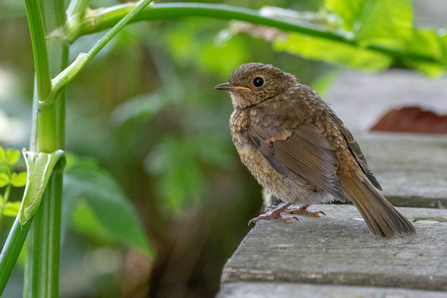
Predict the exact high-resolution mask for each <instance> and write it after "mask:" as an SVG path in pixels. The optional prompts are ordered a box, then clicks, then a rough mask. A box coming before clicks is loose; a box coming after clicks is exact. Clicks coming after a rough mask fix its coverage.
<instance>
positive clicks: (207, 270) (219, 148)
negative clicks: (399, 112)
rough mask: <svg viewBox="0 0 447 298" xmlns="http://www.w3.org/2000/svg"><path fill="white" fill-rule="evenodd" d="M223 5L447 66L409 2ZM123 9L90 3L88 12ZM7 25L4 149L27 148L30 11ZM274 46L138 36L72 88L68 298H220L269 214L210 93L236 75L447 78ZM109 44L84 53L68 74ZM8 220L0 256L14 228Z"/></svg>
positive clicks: (137, 30) (2, 7)
mask: <svg viewBox="0 0 447 298" xmlns="http://www.w3.org/2000/svg"><path fill="white" fill-rule="evenodd" d="M202 2H207V3H209V2H212V1H202ZM214 2H215V3H222V1H214ZM224 3H225V4H230V5H236V6H241V5H244V7H247V8H252V9H261V8H262V7H264V6H265V5H270V6H276V7H282V8H287V9H290V10H292V11H306V10H311V11H313V12H312V13H308V14H306V15H307V16H310V19H309V20H308V21H311V22H314V23H317V24H324V25H327V26H328V27H330V28H333V29H334V30H344V32H345V33H347V34H352V35H353V36H354V37H355V38H356V39H357V40H358V41H359V42H361V44H362V45H364V46H365V47H366V46H367V45H370V44H376V43H379V44H382V45H386V46H389V47H394V48H398V49H407V50H411V51H413V52H415V53H427V52H431V53H434V54H436V55H437V56H438V57H440V59H441V58H442V57H446V54H445V53H446V52H445V51H446V48H447V46H446V43H444V44H443V43H442V42H444V41H445V39H446V38H445V36H443V35H441V34H440V33H439V32H441V31H439V32H436V31H435V30H421V29H418V30H415V28H413V23H412V22H413V14H412V10H411V7H410V6H409V2H408V1H404V0H395V1H389V2H386V1H367V0H362V1H356V0H327V1H326V2H325V7H322V5H323V4H324V3H323V1H322V0H321V1H314V0H306V1H292V0H270V1H259V0H251V1H243V2H242V3H241V1H236V0H228V1H224ZM375 3H381V4H383V5H378V4H377V5H375ZM116 4H117V3H116V2H114V1H110V0H101V1H92V5H91V7H93V8H97V7H101V6H104V7H108V6H112V5H116ZM270 9H271V8H270ZM274 12H275V13H279V14H284V13H286V12H285V11H282V10H274ZM291 18H292V19H293V18H294V15H293V14H292V16H291ZM0 23H1V25H2V30H0V43H1V44H2V47H1V48H0V111H1V112H2V113H0V124H1V126H2V127H7V128H8V129H7V130H3V129H2V127H0V145H2V146H4V147H5V146H7V147H13V148H21V147H26V146H27V144H28V139H29V132H25V133H17V134H15V135H14V138H11V136H10V135H11V132H12V131H15V132H23V127H25V128H29V127H30V125H29V123H30V118H31V98H32V86H33V58H32V51H31V44H30V41H29V33H28V27H27V23H26V16H25V11H24V8H23V5H22V3H16V2H15V1H10V0H8V1H2V2H0ZM238 24H239V25H238ZM255 31H258V34H256V32H255ZM266 32H267V30H266V28H259V27H256V26H252V27H250V26H248V27H247V26H245V27H242V26H240V23H234V22H230V25H229V23H228V22H226V21H221V20H212V19H206V18H185V19H181V20H166V21H153V22H147V23H138V24H132V25H130V26H127V27H126V28H125V29H124V30H123V31H122V32H120V33H119V34H118V36H116V38H115V39H114V40H112V41H111V42H110V44H108V45H107V46H106V48H104V50H103V51H101V52H100V54H99V55H98V56H97V57H96V58H95V59H94V60H92V61H91V62H90V63H89V64H88V65H87V66H86V68H85V69H84V70H83V71H82V72H81V73H80V75H78V76H77V77H76V78H75V80H74V81H73V82H72V83H71V84H70V85H68V87H67V124H66V129H67V133H66V138H67V142H66V147H67V151H69V152H71V153H72V155H69V158H68V164H67V168H66V172H65V177H64V198H63V250H62V255H61V297H120V296H121V297H147V296H151V297H212V296H214V295H215V293H216V291H217V290H218V288H219V278H220V274H221V269H222V267H223V265H224V263H225V261H226V259H227V258H228V257H230V256H231V254H232V253H233V252H234V250H235V249H236V247H237V246H238V244H239V243H240V241H241V239H242V238H243V237H244V236H245V235H246V233H247V232H248V230H249V228H248V227H247V221H248V220H249V219H250V218H252V217H254V216H256V215H257V214H258V212H259V209H260V208H261V204H262V194H261V190H260V187H259V185H258V184H257V183H256V181H255V180H254V179H253V178H252V177H251V175H250V174H249V173H248V171H247V170H246V169H245V168H244V167H243V166H242V165H241V163H240V161H239V157H238V156H237V153H236V151H235V148H234V146H233V144H232V142H231V136H230V132H229V128H228V119H229V116H230V114H231V112H232V107H231V103H230V100H229V96H228V94H224V93H220V92H216V91H215V90H214V89H213V87H214V86H215V85H217V84H218V83H223V82H225V81H227V79H228V77H229V76H230V74H231V71H232V70H233V69H235V68H237V67H238V66H239V65H241V64H243V63H247V62H256V61H259V62H263V63H269V64H274V65H275V66H277V67H279V68H281V69H283V70H285V71H287V72H290V73H293V74H294V75H296V76H297V78H298V79H299V81H300V82H301V83H303V84H307V85H313V86H314V87H315V88H316V89H317V90H318V91H319V92H324V90H325V89H326V88H327V87H328V86H329V85H330V83H331V81H332V79H333V78H334V77H335V76H336V75H337V71H338V70H339V69H340V68H336V67H334V66H330V65H328V64H325V63H322V62H317V61H311V60H305V59H304V58H306V59H313V60H323V61H326V62H330V63H331V64H337V65H340V64H341V65H343V66H348V67H355V68H360V69H367V70H374V71H377V70H383V69H386V68H387V67H390V66H392V65H395V66H405V67H414V68H416V69H419V70H421V71H423V72H425V73H427V74H430V75H436V74H439V73H440V72H441V71H442V67H440V66H439V65H436V64H433V63H430V62H426V63H423V62H421V61H417V62H415V61H413V60H411V59H403V60H401V61H397V62H396V61H393V60H392V59H391V58H390V57H389V56H387V55H385V54H383V53H379V52H376V51H372V50H371V49H366V48H358V47H355V46H351V45H348V44H342V43H340V42H335V41H328V40H323V39H321V38H315V37H312V38H310V37H308V36H304V35H300V34H296V33H292V34H284V33H283V32H274V34H273V38H269V36H267V34H266ZM102 35H104V33H97V34H94V35H90V36H83V37H81V38H80V39H78V40H77V41H76V42H75V43H74V44H73V45H72V46H71V50H70V55H71V61H72V60H74V58H75V57H76V56H77V54H78V53H79V52H81V51H88V49H89V48H91V46H92V45H94V44H95V43H96V42H97V40H98V39H99V38H100V37H101V36H102ZM253 36H256V37H258V38H254V37H253ZM259 37H260V38H259ZM272 45H273V50H272ZM328 49H330V50H328ZM296 54H298V55H300V56H302V57H304V58H301V57H298V56H296ZM442 59H443V58H442ZM0 160H1V152H0ZM0 166H1V165H0ZM22 167H23V165H22ZM22 170H23V168H22ZM11 175H12V174H11ZM19 176H20V175H19ZM7 179H10V180H11V177H10V176H8V178H6V176H5V177H4V179H3V180H4V181H7ZM3 180H2V176H1V175H0V183H1V181H3ZM8 181H9V180H8ZM10 197H11V199H10V200H9V201H11V202H14V201H17V200H19V199H20V197H21V192H20V191H14V189H12V190H11V195H10ZM129 200H130V201H131V202H132V204H131V203H130V202H129ZM6 210H9V209H7V208H4V209H3V212H4V213H5V214H6ZM4 219H5V221H4V222H3V219H2V222H0V224H2V226H1V228H2V231H1V232H2V233H1V237H2V239H1V240H2V241H1V243H4V240H5V237H6V233H5V231H7V230H8V228H7V227H6V225H8V224H9V225H10V224H11V222H10V221H6V219H7V218H4ZM145 236H148V237H149V242H148V240H147V239H146V237H145ZM120 243H121V244H123V243H124V244H126V245H127V246H124V247H123V246H121V245H120ZM141 252H142V253H141ZM148 254H153V255H156V257H155V259H151V258H149V257H148V256H147V255H148ZM18 271H20V270H18ZM12 279H13V280H12V281H10V283H9V284H8V286H7V288H6V291H5V295H6V297H9V296H11V297H16V296H17V292H18V291H20V289H21V284H20V275H17V274H15V275H14V276H13V277H12ZM73 285H76V286H75V287H74V286H73ZM17 288H18V289H19V290H17Z"/></svg>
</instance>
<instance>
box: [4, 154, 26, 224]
mask: <svg viewBox="0 0 447 298" xmlns="http://www.w3.org/2000/svg"><path fill="white" fill-rule="evenodd" d="M19 158H20V151H17V150H12V149H8V150H6V152H5V150H4V149H3V148H2V147H0V188H3V187H4V188H5V190H4V192H3V195H1V194H0V220H1V219H2V216H3V215H6V216H17V214H18V213H19V208H20V202H10V201H8V200H9V195H10V193H11V187H12V186H14V187H23V186H25V184H26V172H20V173H16V172H13V166H14V165H15V164H16V163H17V162H18V161H19Z"/></svg>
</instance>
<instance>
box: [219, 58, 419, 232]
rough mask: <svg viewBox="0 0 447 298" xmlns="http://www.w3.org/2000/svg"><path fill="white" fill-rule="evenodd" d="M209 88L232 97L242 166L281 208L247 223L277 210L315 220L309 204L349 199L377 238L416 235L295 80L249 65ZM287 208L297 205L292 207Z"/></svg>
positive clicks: (343, 134)
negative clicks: (308, 216) (276, 198)
mask: <svg viewBox="0 0 447 298" xmlns="http://www.w3.org/2000/svg"><path fill="white" fill-rule="evenodd" d="M215 88H216V89H218V90H227V91H230V94H231V100H232V103H233V107H234V111H233V113H232V115H231V118H230V128H231V134H232V136H233V141H234V144H235V146H236V149H237V151H238V152H239V155H240V157H241V160H242V163H243V164H244V165H245V166H247V168H248V169H249V170H250V172H251V173H252V174H253V176H254V177H255V178H256V180H258V182H259V183H260V184H261V185H262V186H263V187H264V188H266V189H267V190H268V191H269V192H270V193H271V194H272V195H274V196H276V197H278V198H280V199H281V200H282V201H284V202H286V204H285V205H283V206H281V207H278V208H276V209H274V210H273V211H271V212H269V213H267V214H264V215H261V216H259V217H257V218H254V219H252V221H253V222H257V221H259V220H262V219H271V218H279V219H284V218H283V217H282V215H281V212H283V211H286V212H287V211H288V212H289V213H301V214H305V215H310V216H318V215H319V212H318V211H317V212H311V211H307V210H306V208H307V206H308V205H310V204H315V203H321V202H330V201H332V200H333V199H334V198H335V199H337V200H339V201H342V202H345V201H346V199H349V200H351V201H352V202H353V203H354V205H355V206H356V207H357V209H358V210H359V211H360V213H361V215H362V216H363V218H364V220H365V222H366V224H367V225H368V228H369V229H370V231H371V233H373V234H374V235H376V236H378V237H392V236H393V235H394V234H395V233H403V232H404V233H413V232H415V229H414V227H413V225H412V224H411V223H410V222H409V221H408V219H406V218H405V217H404V216H403V215H402V214H400V213H399V212H398V211H397V210H396V209H395V208H394V207H393V206H392V205H391V203H390V202H388V201H387V200H386V199H385V197H384V196H383V195H382V194H381V193H380V192H379V190H381V186H380V184H379V183H378V182H377V180H376V178H375V177H374V175H373V173H372V172H371V171H370V170H369V168H368V165H367V163H366V159H365V156H364V155H363V154H362V151H361V150H360V147H359V145H358V144H357V142H356V141H355V140H354V138H353V136H352V134H351V133H350V132H349V130H348V129H347V128H345V127H344V125H343V122H342V121H341V120H340V119H338V117H337V116H336V115H335V113H334V111H333V110H332V109H331V108H330V107H329V106H328V105H327V104H326V103H325V102H324V101H323V100H322V99H321V98H320V97H319V95H318V94H317V93H316V92H315V91H313V90H312V89H310V88H309V87H308V86H305V85H302V84H299V83H298V82H297V80H296V78H295V77H294V76H293V75H291V74H288V73H285V72H283V71H282V70H280V69H278V68H276V67H273V66H271V65H265V64H262V63H248V64H244V65H242V66H240V67H239V68H238V69H236V70H234V71H233V73H232V74H231V77H230V81H229V83H224V84H220V85H217V86H216V87H215ZM292 204H302V205H303V206H301V207H300V208H298V209H296V208H295V209H294V208H293V206H291V205H292ZM291 207H292V209H290V208H291ZM289 218H290V217H289Z"/></svg>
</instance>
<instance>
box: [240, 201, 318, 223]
mask: <svg viewBox="0 0 447 298" xmlns="http://www.w3.org/2000/svg"><path fill="white" fill-rule="evenodd" d="M271 207H273V208H274V209H272V210H271V211H269V212H267V213H265V214H261V215H259V216H258V217H255V218H252V219H250V221H249V222H248V225H250V224H251V223H252V222H254V223H257V222H258V221H261V220H270V219H279V220H280V221H283V222H292V220H293V219H294V218H295V219H296V217H294V216H290V214H292V215H304V216H310V217H319V216H320V213H321V214H323V215H326V214H325V213H324V212H323V211H310V210H307V207H309V205H303V206H294V205H292V204H291V203H286V204H284V205H282V206H280V207H276V206H271ZM275 207H276V208H275Z"/></svg>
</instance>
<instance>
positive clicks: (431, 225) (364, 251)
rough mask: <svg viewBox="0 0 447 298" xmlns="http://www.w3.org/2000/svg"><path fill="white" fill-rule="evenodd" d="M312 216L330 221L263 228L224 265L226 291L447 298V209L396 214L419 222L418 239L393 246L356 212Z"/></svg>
mask: <svg viewBox="0 0 447 298" xmlns="http://www.w3.org/2000/svg"><path fill="white" fill-rule="evenodd" d="M311 209H313V210H322V211H324V212H325V213H326V216H321V217H319V218H312V217H299V221H293V222H292V223H290V224H288V223H283V222H280V221H276V220H272V221H261V222H260V223H258V224H257V225H256V226H255V227H254V228H253V229H252V230H251V231H250V232H249V234H248V235H247V236H246V237H245V239H244V240H243V241H242V243H241V245H240V246H239V248H238V249H237V251H236V252H235V253H234V254H233V256H232V257H231V258H230V259H229V260H228V262H227V264H226V265H225V267H224V269H223V273H222V279H221V282H222V286H223V287H224V288H225V285H226V284H230V283H234V282H260V283H272V282H273V283H281V282H287V283H300V284H329V285H346V286H373V287H396V288H407V289H421V290H430V291H447V246H446V243H447V210H446V209H425V208H398V210H399V211H400V212H402V214H404V215H405V216H407V218H408V219H409V220H410V221H413V220H416V222H414V225H415V228H416V231H417V232H416V234H414V235H400V236H397V237H395V238H393V239H379V238H376V237H374V236H373V235H372V234H370V233H369V231H368V229H367V227H366V224H365V223H364V221H363V220H362V219H361V216H360V214H359V212H358V211H357V210H356V209H355V207H354V206H350V205H314V206H312V207H311ZM222 297H226V296H222ZM229 297H231V296H229ZM259 297H271V296H268V295H267V296H259Z"/></svg>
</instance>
